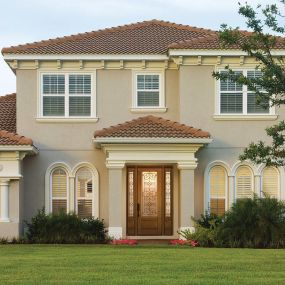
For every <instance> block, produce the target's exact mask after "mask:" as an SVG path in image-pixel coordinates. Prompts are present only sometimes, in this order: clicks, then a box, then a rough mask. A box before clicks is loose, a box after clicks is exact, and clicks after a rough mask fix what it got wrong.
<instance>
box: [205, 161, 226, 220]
mask: <svg viewBox="0 0 285 285" xmlns="http://www.w3.org/2000/svg"><path fill="white" fill-rule="evenodd" d="M209 185H210V212H211V213H213V214H217V215H223V214H224V213H225V211H226V208H227V207H226V205H227V175H226V170H225V169H224V167H222V166H219V165H217V166H214V167H212V169H211V170H210V183H209Z"/></svg>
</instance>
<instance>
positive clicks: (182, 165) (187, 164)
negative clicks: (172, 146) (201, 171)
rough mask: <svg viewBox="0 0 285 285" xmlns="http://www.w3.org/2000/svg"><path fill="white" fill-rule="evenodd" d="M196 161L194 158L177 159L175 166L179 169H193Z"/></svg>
mask: <svg viewBox="0 0 285 285" xmlns="http://www.w3.org/2000/svg"><path fill="white" fill-rule="evenodd" d="M197 165H198V164H197V162H196V161H195V160H194V161H193V160H192V161H178V162H177V168H178V169H179V170H187V169H188V170H194V169H196V168H197Z"/></svg>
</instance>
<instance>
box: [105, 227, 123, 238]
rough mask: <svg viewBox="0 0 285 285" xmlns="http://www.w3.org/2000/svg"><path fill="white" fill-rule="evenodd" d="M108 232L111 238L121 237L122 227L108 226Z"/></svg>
mask: <svg viewBox="0 0 285 285" xmlns="http://www.w3.org/2000/svg"><path fill="white" fill-rule="evenodd" d="M108 234H109V236H110V237H111V238H114V239H121V238H122V237H123V228H122V227H109V229H108Z"/></svg>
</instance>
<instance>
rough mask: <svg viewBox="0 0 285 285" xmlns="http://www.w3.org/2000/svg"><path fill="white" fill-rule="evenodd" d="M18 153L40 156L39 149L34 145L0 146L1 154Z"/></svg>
mask: <svg viewBox="0 0 285 285" xmlns="http://www.w3.org/2000/svg"><path fill="white" fill-rule="evenodd" d="M6 151H18V152H25V153H27V154H31V155H32V154H38V152H39V151H38V149H37V148H36V147H34V146H33V145H0V152H6Z"/></svg>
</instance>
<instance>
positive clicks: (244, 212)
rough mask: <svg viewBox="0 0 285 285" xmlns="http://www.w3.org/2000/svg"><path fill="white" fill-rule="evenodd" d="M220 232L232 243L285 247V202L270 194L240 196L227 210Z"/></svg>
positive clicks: (236, 245) (241, 245)
mask: <svg viewBox="0 0 285 285" xmlns="http://www.w3.org/2000/svg"><path fill="white" fill-rule="evenodd" d="M219 236H220V238H221V239H223V241H224V242H225V244H227V245H228V246H230V247H255V248H271V247H274V248H279V247H284V246H285V204H284V202H283V201H279V200H277V199H274V198H269V197H265V198H257V197H254V198H253V199H240V200H237V202H236V203H235V204H234V205H233V207H232V209H231V210H230V211H228V212H227V213H226V215H225V219H224V223H223V224H222V225H221V228H220V232H219Z"/></svg>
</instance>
